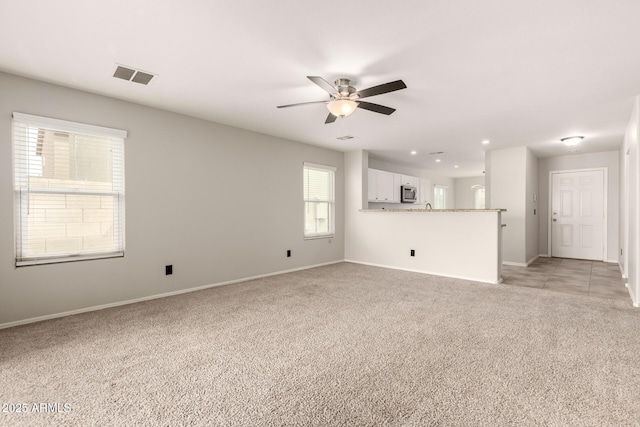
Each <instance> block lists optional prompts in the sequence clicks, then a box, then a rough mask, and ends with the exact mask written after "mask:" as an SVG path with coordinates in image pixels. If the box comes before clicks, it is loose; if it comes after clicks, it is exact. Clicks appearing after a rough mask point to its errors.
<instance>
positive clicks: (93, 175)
mask: <svg viewBox="0 0 640 427" xmlns="http://www.w3.org/2000/svg"><path fill="white" fill-rule="evenodd" d="M126 136H127V132H126V131H123V130H119V129H111V128H105V127H99V126H93V125H86V124H82V123H75V122H69V121H64V120H57V119H51V118H46V117H38V116H32V115H28V114H22V113H13V158H14V193H15V201H14V208H15V215H14V216H15V229H14V231H15V243H16V265H17V266H24V265H34V264H44V263H53V262H67V261H75V260H82V259H93V258H104V257H115V256H123V255H124V248H125V224H124V220H125V210H124V209H125V191H124V188H125V186H124V139H125V138H126Z"/></svg>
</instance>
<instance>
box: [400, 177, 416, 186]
mask: <svg viewBox="0 0 640 427" xmlns="http://www.w3.org/2000/svg"><path fill="white" fill-rule="evenodd" d="M401 177H402V184H401V185H411V186H413V187H416V188H418V187H419V186H420V178H418V177H415V176H409V175H401Z"/></svg>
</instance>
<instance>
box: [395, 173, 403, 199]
mask: <svg viewBox="0 0 640 427" xmlns="http://www.w3.org/2000/svg"><path fill="white" fill-rule="evenodd" d="M402 178H403V177H402V175H399V174H397V173H394V174H393V202H394V203H400V201H401V200H400V187H401V186H402V185H403V184H402Z"/></svg>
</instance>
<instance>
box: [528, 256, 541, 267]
mask: <svg viewBox="0 0 640 427" xmlns="http://www.w3.org/2000/svg"><path fill="white" fill-rule="evenodd" d="M538 258H540V255H536V256H534V257H533V258H531V259H530V260H529V261H527V267H529V266H530V265H531V264H533V263H534V262H536V260H537V259H538Z"/></svg>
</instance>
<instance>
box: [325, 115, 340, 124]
mask: <svg viewBox="0 0 640 427" xmlns="http://www.w3.org/2000/svg"><path fill="white" fill-rule="evenodd" d="M336 119H337V117H336V116H334V115H333V114H331V113H329V115H328V116H327V120H325V121H324V124H325V125H327V124H329V123H333V122H335V121H336Z"/></svg>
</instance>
